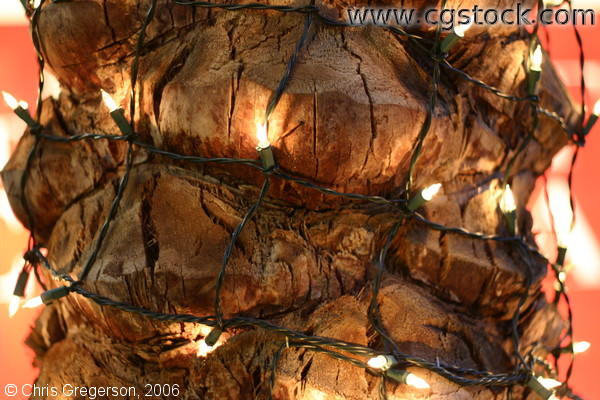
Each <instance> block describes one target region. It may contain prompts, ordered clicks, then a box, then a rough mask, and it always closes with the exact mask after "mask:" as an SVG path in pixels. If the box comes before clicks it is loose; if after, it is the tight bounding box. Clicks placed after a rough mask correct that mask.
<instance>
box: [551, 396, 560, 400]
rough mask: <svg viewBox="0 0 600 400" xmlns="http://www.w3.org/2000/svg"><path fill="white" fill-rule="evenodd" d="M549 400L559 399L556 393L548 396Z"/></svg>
mask: <svg viewBox="0 0 600 400" xmlns="http://www.w3.org/2000/svg"><path fill="white" fill-rule="evenodd" d="M548 400H559V399H558V397H556V396H555V395H550V397H548Z"/></svg>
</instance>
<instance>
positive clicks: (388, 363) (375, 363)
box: [367, 355, 397, 371]
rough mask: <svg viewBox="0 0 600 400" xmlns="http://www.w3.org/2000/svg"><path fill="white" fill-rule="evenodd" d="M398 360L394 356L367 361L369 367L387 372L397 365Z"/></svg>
mask: <svg viewBox="0 0 600 400" xmlns="http://www.w3.org/2000/svg"><path fill="white" fill-rule="evenodd" d="M396 362H397V361H396V359H395V358H394V357H393V356H384V355H379V356H377V357H373V358H370V359H369V361H367V365H368V366H369V367H371V368H373V369H380V370H382V371H386V370H388V369H390V368H391V367H392V366H393V365H394V364H396Z"/></svg>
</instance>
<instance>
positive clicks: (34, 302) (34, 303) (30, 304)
mask: <svg viewBox="0 0 600 400" xmlns="http://www.w3.org/2000/svg"><path fill="white" fill-rule="evenodd" d="M42 304H44V302H43V301H42V298H41V296H38V297H34V298H32V299H29V300H27V301H26V302H25V304H23V308H36V307H39V306H41V305H42Z"/></svg>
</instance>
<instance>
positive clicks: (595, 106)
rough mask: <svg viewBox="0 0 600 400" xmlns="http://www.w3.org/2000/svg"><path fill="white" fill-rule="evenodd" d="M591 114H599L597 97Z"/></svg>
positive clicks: (599, 107) (599, 104)
mask: <svg viewBox="0 0 600 400" xmlns="http://www.w3.org/2000/svg"><path fill="white" fill-rule="evenodd" d="M593 114H594V115H595V116H600V99H598V100H597V101H596V104H594V111H593Z"/></svg>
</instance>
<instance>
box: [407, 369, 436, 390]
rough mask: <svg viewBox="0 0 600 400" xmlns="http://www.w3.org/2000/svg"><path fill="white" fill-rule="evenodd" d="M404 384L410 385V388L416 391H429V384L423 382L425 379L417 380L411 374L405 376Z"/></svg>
mask: <svg viewBox="0 0 600 400" xmlns="http://www.w3.org/2000/svg"><path fill="white" fill-rule="evenodd" d="M406 384H407V385H410V386H412V387H415V388H417V389H429V388H430V386H429V383H427V382H426V381H425V379H422V378H419V377H418V376H416V375H415V374H413V373H412V372H409V373H408V375H406Z"/></svg>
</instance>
